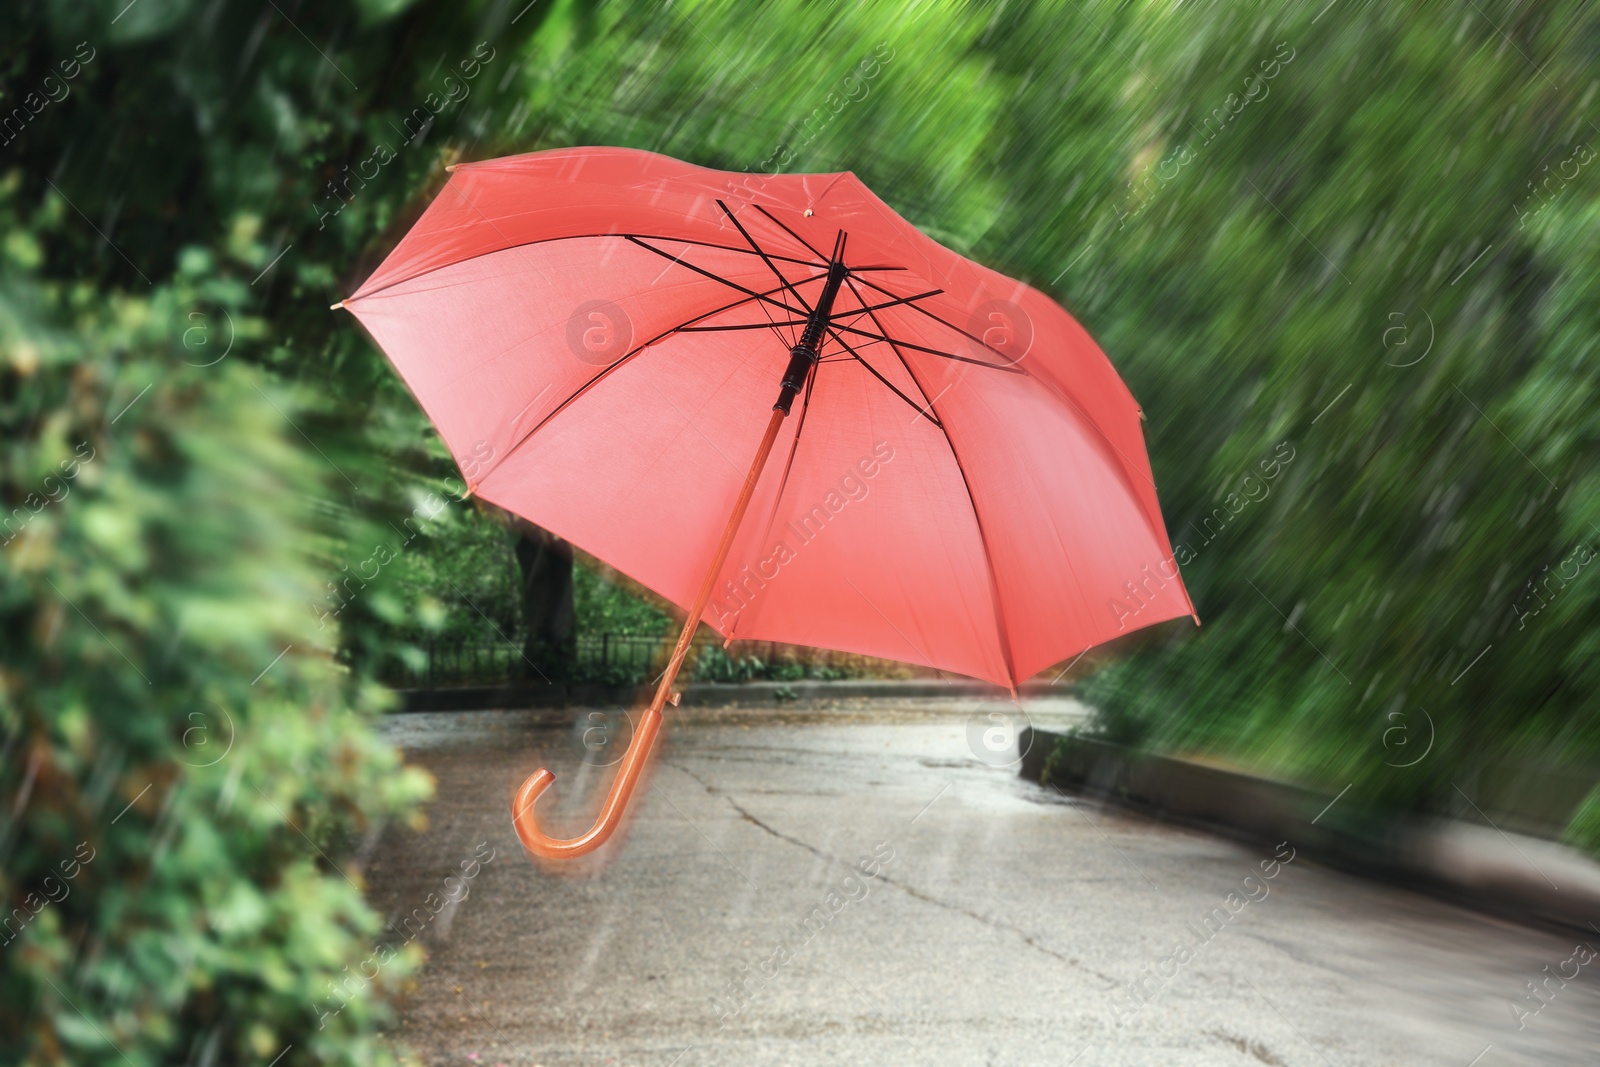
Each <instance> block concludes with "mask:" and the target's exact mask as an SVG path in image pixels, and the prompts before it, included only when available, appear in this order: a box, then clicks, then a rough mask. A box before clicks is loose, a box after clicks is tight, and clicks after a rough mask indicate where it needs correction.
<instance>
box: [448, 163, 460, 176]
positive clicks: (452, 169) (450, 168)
mask: <svg viewBox="0 0 1600 1067" xmlns="http://www.w3.org/2000/svg"><path fill="white" fill-rule="evenodd" d="M459 166H461V164H459V163H446V164H445V165H444V172H445V173H446V174H454V173H455V172H456V168H457V167H459Z"/></svg>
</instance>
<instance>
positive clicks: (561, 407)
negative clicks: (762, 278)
mask: <svg viewBox="0 0 1600 1067" xmlns="http://www.w3.org/2000/svg"><path fill="white" fill-rule="evenodd" d="M782 291H783V290H782V288H781V287H779V288H777V289H769V290H767V293H778V292H782ZM766 295H767V294H764V293H751V294H750V295H749V296H748V297H744V298H742V299H739V300H735V301H733V302H732V303H728V304H724V305H723V306H722V307H719V308H713V309H711V310H710V311H707V312H706V313H705V314H703V315H696V316H695V317H694V318H692V319H686V320H685V321H684V322H682V323H680V324H678V325H677V326H673V327H671V328H669V329H666V330H662V331H661V332H660V333H658V334H656V335H655V336H654V337H652V338H650V339H649V340H648V341H645V342H643V343H642V344H639V345H636V346H634V348H633V349H632V350H631V351H629V352H626V353H624V354H623V355H622V356H620V357H619V358H618V359H617V360H616V362H614V363H612V364H610V365H609V366H606V367H604V368H602V369H601V371H600V373H599V374H596V375H595V376H594V377H593V378H590V379H589V380H588V381H587V382H585V383H583V385H582V386H581V387H579V388H578V389H577V390H575V391H574V392H573V393H572V395H571V396H569V397H567V398H566V399H565V400H563V401H562V402H561V403H559V404H557V405H556V406H555V408H553V409H552V410H551V412H550V414H548V415H546V416H545V417H544V418H542V419H540V420H539V422H538V424H537V425H535V426H532V427H530V428H529V429H528V432H527V433H525V434H523V435H522V436H521V437H519V438H518V439H517V443H516V444H514V445H512V446H511V447H510V448H509V449H507V450H506V454H505V455H504V456H501V457H500V460H499V462H497V463H496V464H495V465H494V466H493V467H490V468H489V469H488V470H486V471H484V472H483V476H482V477H481V478H479V479H478V482H477V484H479V485H482V484H483V483H484V482H486V481H488V480H489V476H490V475H491V474H493V473H494V472H495V471H497V470H499V469H500V468H501V467H503V466H504V465H505V463H506V461H507V460H509V459H510V458H511V457H512V455H513V454H515V453H516V451H517V449H519V448H521V447H522V446H523V445H525V444H527V442H528V439H529V438H531V437H532V436H533V435H534V434H536V433H538V432H539V431H540V430H541V429H543V428H544V427H545V425H546V424H548V423H549V422H550V420H551V419H553V418H555V417H556V416H557V415H559V414H561V412H563V411H565V410H566V409H567V407H568V406H569V405H571V404H572V402H573V401H575V400H577V399H578V398H579V397H581V396H583V395H584V394H585V393H587V392H588V391H589V390H590V389H592V388H594V386H595V385H597V384H599V382H600V380H601V379H602V378H604V377H606V376H607V375H608V374H610V373H611V372H612V371H614V370H616V369H617V368H618V367H620V366H622V365H623V364H624V363H627V362H628V361H629V360H631V359H633V358H634V357H635V356H637V355H638V354H639V353H641V352H643V351H644V350H645V349H647V348H649V347H650V346H651V345H653V344H655V343H656V342H658V341H660V340H662V339H663V338H666V337H670V336H671V335H672V334H675V333H681V332H683V331H684V329H685V328H686V327H687V326H688V325H689V323H691V322H700V321H701V320H703V319H709V318H710V317H711V316H713V315H720V314H722V313H723V312H724V311H732V310H733V309H734V308H736V307H739V306H740V305H742V304H748V303H750V301H751V300H754V299H759V298H763V297H765V296H766ZM790 310H791V311H792V310H793V309H792V308H791V309H790Z"/></svg>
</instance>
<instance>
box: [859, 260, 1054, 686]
mask: <svg viewBox="0 0 1600 1067" xmlns="http://www.w3.org/2000/svg"><path fill="white" fill-rule="evenodd" d="M863 281H865V279H863ZM845 282H846V283H847V284H849V285H850V292H851V293H853V294H855V298H856V300H858V301H860V302H861V304H862V305H863V306H864V305H865V304H866V301H865V300H862V299H861V292H860V290H858V289H856V287H855V285H854V283H852V282H851V281H850V279H849V278H846V279H845ZM868 284H870V283H868ZM873 288H877V287H876V286H873ZM887 295H889V296H893V295H894V294H893V293H889V294H887ZM911 306H912V307H916V305H915V304H913V305H911ZM918 310H921V309H918ZM869 314H871V313H869ZM872 321H873V322H874V323H877V325H878V328H879V329H882V328H883V324H882V323H881V322H878V316H877V315H876V314H872ZM897 344H898V342H895V341H890V342H889V347H890V348H891V349H894V354H895V356H896V357H897V358H898V359H899V360H900V365H901V366H902V367H904V368H905V370H906V373H907V374H908V375H910V376H911V380H912V381H913V382H914V383H916V386H917V391H918V392H920V393H921V394H922V395H923V398H924V399H926V398H927V396H928V391H927V390H926V389H924V388H923V386H922V381H921V380H920V379H919V378H918V377H917V372H916V371H914V370H912V369H911V364H909V363H907V362H906V358H905V356H903V355H901V354H900V350H899V348H898V347H897ZM985 347H987V346H985ZM985 365H986V366H987V364H985ZM943 395H944V394H943V393H941V394H940V396H943ZM937 400H938V397H934V398H933V399H931V400H928V409H927V410H928V412H929V413H930V414H932V415H933V416H935V417H937V416H938V414H939V412H938V411H937V410H936V409H935V408H934V403H935V402H936V401H937ZM934 425H935V426H937V427H939V432H940V433H942V434H944V443H945V445H946V447H948V448H949V449H950V458H951V459H952V460H954V461H955V465H956V471H957V472H958V473H959V474H960V475H961V485H962V487H963V488H965V489H966V491H967V504H968V506H969V507H971V508H972V521H973V523H974V524H975V525H976V526H977V527H978V543H979V544H981V545H982V546H983V562H984V570H985V572H986V573H987V574H988V576H989V596H990V599H991V602H992V603H993V606H994V628H995V639H996V641H997V642H998V643H999V645H1000V658H1001V659H1002V660H1003V661H1004V662H1005V665H1006V677H1007V679H1008V680H1009V681H1010V684H1011V690H1012V694H1013V695H1015V693H1016V686H1017V671H1016V667H1015V666H1013V665H1012V662H1011V638H1010V636H1009V634H1008V632H1007V630H1006V615H1005V608H1004V606H1003V605H1001V603H1000V583H999V582H998V581H996V580H995V576H994V557H993V556H992V555H990V553H989V538H988V536H987V535H986V534H985V533H984V532H983V517H982V516H981V515H979V514H978V500H977V498H976V497H974V496H973V495H972V483H971V482H969V481H967V469H966V467H964V466H962V465H961V453H960V452H958V451H956V443H955V440H954V439H953V438H952V437H951V436H950V430H949V429H948V428H947V427H946V426H945V424H944V421H943V420H942V419H937V420H936V421H935V422H934ZM1069 565H1070V562H1069ZM1074 577H1076V575H1074ZM1078 593H1079V595H1080V596H1081V595H1082V593H1083V587H1082V586H1081V585H1080V586H1079V587H1078Z"/></svg>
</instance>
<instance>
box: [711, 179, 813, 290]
mask: <svg viewBox="0 0 1600 1067" xmlns="http://www.w3.org/2000/svg"><path fill="white" fill-rule="evenodd" d="M717 206H718V207H720V208H721V209H722V213H723V214H724V215H726V216H728V221H729V222H731V223H733V225H734V228H735V229H736V230H738V231H739V236H741V237H743V238H744V239H745V240H746V241H748V242H749V243H750V247H751V248H753V249H755V250H756V254H757V255H758V256H760V257H761V262H763V263H765V264H766V265H767V269H768V270H770V271H772V273H773V274H775V275H777V276H778V280H779V281H780V282H782V283H783V284H784V286H785V287H787V288H788V290H789V292H791V293H793V294H794V298H795V299H796V300H798V301H800V303H801V305H802V306H803V307H804V308H805V309H806V313H807V314H810V312H811V302H810V301H809V300H807V299H806V298H805V297H803V296H801V295H800V290H798V289H796V288H795V287H794V283H792V282H790V281H789V279H788V278H785V277H784V276H783V271H781V270H779V269H778V265H777V264H776V263H774V262H772V258H771V257H770V256H768V255H767V253H766V250H765V249H763V248H762V247H761V246H760V245H758V244H756V239H755V238H754V237H751V236H750V231H749V230H746V229H745V228H744V224H743V223H741V222H740V221H739V218H738V216H736V215H735V214H734V213H733V212H731V211H729V210H728V205H727V204H725V203H723V202H722V201H721V200H718V201H717Z"/></svg>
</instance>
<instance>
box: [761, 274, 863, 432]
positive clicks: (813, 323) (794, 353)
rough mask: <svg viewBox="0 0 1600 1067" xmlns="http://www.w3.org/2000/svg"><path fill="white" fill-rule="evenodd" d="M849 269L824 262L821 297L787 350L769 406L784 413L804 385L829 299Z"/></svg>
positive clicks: (816, 354) (824, 325)
mask: <svg viewBox="0 0 1600 1067" xmlns="http://www.w3.org/2000/svg"><path fill="white" fill-rule="evenodd" d="M849 273H850V272H849V271H848V270H846V269H845V265H844V261H843V260H842V259H835V260H834V261H833V262H832V263H830V264H828V280H827V281H826V282H824V283H823V285H822V296H821V297H819V298H818V299H817V306H816V307H814V308H812V309H811V314H810V316H809V317H807V319H806V329H805V332H804V333H802V334H801V335H800V340H799V342H798V343H796V344H795V346H794V347H793V348H791V349H790V350H789V368H788V370H786V371H784V373H783V383H782V385H781V387H780V388H779V390H778V402H777V403H776V404H774V405H773V407H774V408H776V409H777V410H779V411H782V412H783V413H784V414H785V415H787V414H789V408H790V407H791V406H792V405H793V404H794V398H795V395H796V394H797V393H799V392H800V390H802V389H804V388H805V386H806V377H807V376H808V375H810V373H811V367H812V364H814V363H816V362H817V359H818V358H819V354H820V352H821V349H822V334H823V331H825V330H826V329H827V328H828V319H829V317H830V316H831V315H832V314H833V301H834V299H835V298H836V297H837V296H838V295H839V286H841V285H843V284H844V279H845V276H846V275H847V274H849Z"/></svg>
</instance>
